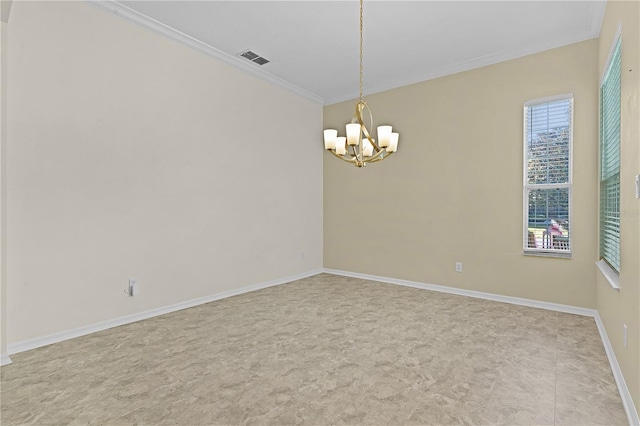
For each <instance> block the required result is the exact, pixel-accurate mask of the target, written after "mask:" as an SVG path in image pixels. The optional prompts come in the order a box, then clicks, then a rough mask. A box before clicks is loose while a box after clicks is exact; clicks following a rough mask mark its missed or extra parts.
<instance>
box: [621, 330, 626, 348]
mask: <svg viewBox="0 0 640 426" xmlns="http://www.w3.org/2000/svg"><path fill="white" fill-rule="evenodd" d="M622 327H624V348H625V349H627V324H623V325H622Z"/></svg>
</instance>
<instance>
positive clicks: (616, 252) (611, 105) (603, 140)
mask: <svg viewBox="0 0 640 426" xmlns="http://www.w3.org/2000/svg"><path fill="white" fill-rule="evenodd" d="M620 40H621V39H620V37H618V40H617V42H616V43H615V45H614V48H613V51H612V54H611V55H610V58H609V62H608V64H607V67H606V68H605V73H604V77H603V79H602V84H601V85H600V258H601V259H603V260H604V261H605V262H607V263H608V264H609V266H611V267H612V268H613V269H614V270H615V271H616V272H620Z"/></svg>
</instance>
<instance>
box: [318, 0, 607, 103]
mask: <svg viewBox="0 0 640 426" xmlns="http://www.w3.org/2000/svg"><path fill="white" fill-rule="evenodd" d="M593 4H594V6H592V10H593V12H592V14H591V18H590V19H589V25H588V26H587V27H585V28H584V29H583V30H582V31H577V32H573V33H571V34H567V35H565V36H564V37H562V38H549V39H542V40H540V41H539V42H538V43H536V44H534V45H529V46H527V47H522V48H516V49H508V50H503V51H502V52H497V53H493V54H490V55H486V56H480V57H477V58H473V59H469V60H467V61H463V62H458V63H456V64H451V65H446V66H443V67H439V68H435V69H432V70H431V71H429V72H427V73H418V74H414V75H412V76H410V77H407V78H404V79H394V78H392V79H390V80H387V81H386V82H384V83H381V84H377V85H375V86H373V87H369V88H368V90H365V92H364V96H367V95H373V94H376V93H380V92H384V91H387V90H392V89H397V88H399V87H403V86H409V85H411V84H416V83H422V82H424V81H428V80H433V79H436V78H440V77H446V76H448V75H453V74H457V73H460V72H464V71H470V70H473V69H476V68H482V67H486V66H489V65H494V64H498V63H500V62H506V61H510V60H513V59H517V58H521V57H524V56H528V55H533V54H536V53H541V52H544V51H546V50H552V49H556V48H559V47H563V46H568V45H570V44H574V43H580V42H582V41H586V40H590V39H593V38H596V37H598V35H599V34H600V26H601V25H602V17H603V14H604V3H603V2H593ZM357 97H358V92H357V91H353V92H351V93H347V94H345V95H344V96H340V97H335V98H327V99H325V102H324V104H325V105H332V104H336V103H339V102H344V101H349V100H353V99H356V98H357Z"/></svg>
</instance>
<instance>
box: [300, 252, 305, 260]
mask: <svg viewBox="0 0 640 426" xmlns="http://www.w3.org/2000/svg"><path fill="white" fill-rule="evenodd" d="M300 260H304V252H303V251H301V252H300Z"/></svg>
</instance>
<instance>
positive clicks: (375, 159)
mask: <svg viewBox="0 0 640 426" xmlns="http://www.w3.org/2000/svg"><path fill="white" fill-rule="evenodd" d="M383 154H384V155H383ZM391 154H393V152H388V151H387V150H383V151H380V152H379V153H377V154H376V155H374V156H373V157H370V158H371V159H370V160H369V159H368V160H367V163H377V162H379V161H382V160H386V159H387V157H388V156H390V155H391Z"/></svg>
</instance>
